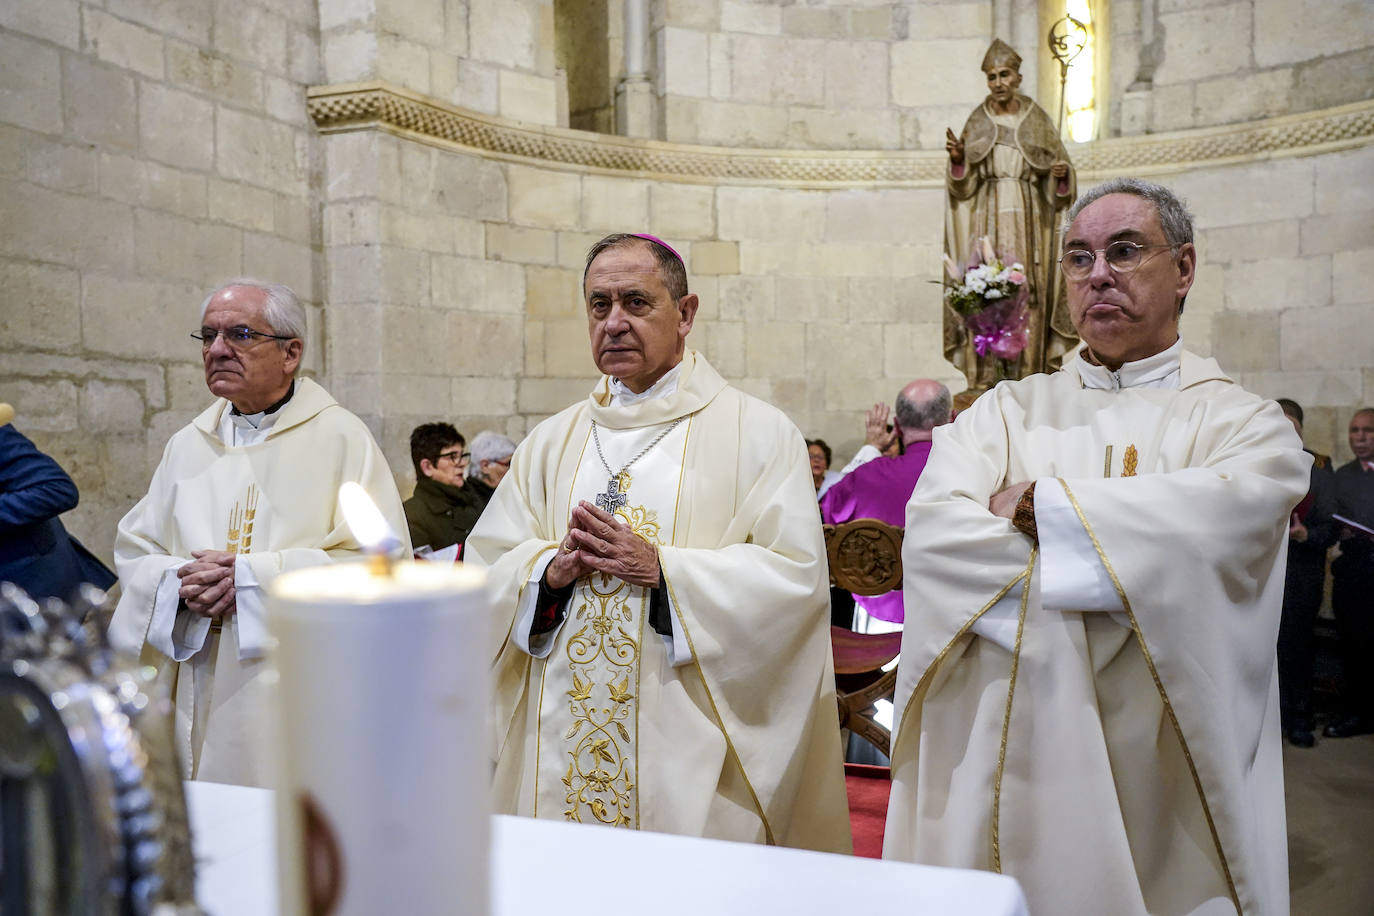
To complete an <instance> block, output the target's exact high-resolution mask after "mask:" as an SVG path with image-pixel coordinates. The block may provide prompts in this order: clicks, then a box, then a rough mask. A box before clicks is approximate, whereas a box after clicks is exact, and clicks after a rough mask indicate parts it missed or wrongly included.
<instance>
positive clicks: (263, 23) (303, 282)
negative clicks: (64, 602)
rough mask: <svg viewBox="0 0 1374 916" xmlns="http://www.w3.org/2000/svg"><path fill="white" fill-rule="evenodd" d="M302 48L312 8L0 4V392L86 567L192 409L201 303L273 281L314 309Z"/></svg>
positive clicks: (312, 174) (268, 2) (310, 75)
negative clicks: (71, 499) (260, 280)
mask: <svg viewBox="0 0 1374 916" xmlns="http://www.w3.org/2000/svg"><path fill="white" fill-rule="evenodd" d="M318 35H319V25H318V21H317V16H316V3H315V2H314V0H265V2H262V3H254V2H251V0H175V2H167V0H99V2H78V0H6V2H4V3H0V201H3V212H4V214H5V221H4V226H3V228H0V291H3V293H2V294H3V297H4V300H3V305H2V306H0V399H3V400H7V401H9V402H11V403H13V404H14V405H15V407H16V408H17V409H18V417H17V419H16V420H15V425H16V427H17V428H19V429H20V430H21V431H23V432H25V433H27V434H29V435H30V436H31V437H32V438H33V439H34V440H35V441H36V442H38V444H39V445H40V447H42V448H44V449H46V450H47V451H48V452H50V453H51V454H52V455H53V456H54V457H55V458H56V459H57V460H58V461H59V462H60V463H61V464H62V465H63V466H64V467H66V468H67V469H68V470H69V471H70V473H71V474H72V476H73V478H74V479H75V480H76V482H77V484H78V486H79V487H80V489H81V492H82V502H81V505H80V507H79V508H78V509H77V510H76V511H75V512H74V513H72V514H71V515H70V516H68V522H69V524H70V527H71V528H72V529H73V530H74V531H75V532H76V533H77V534H78V535H79V536H80V537H82V538H83V539H84V540H86V541H87V542H88V543H89V544H90V546H91V547H92V549H94V550H95V551H96V552H97V553H100V554H102V555H104V556H106V557H108V556H109V553H110V547H111V544H112V542H113V539H114V526H115V523H116V522H117V521H118V519H119V517H120V516H121V515H122V514H123V513H124V512H126V511H127V510H128V509H129V507H130V506H132V505H133V503H134V501H135V500H136V499H138V497H139V496H141V495H142V494H143V492H144V491H145V490H146V489H147V484H148V478H149V476H150V474H151V471H152V468H153V466H154V464H155V463H156V461H157V459H158V456H159V455H160V454H161V452H162V447H163V445H164V444H165V442H166V440H167V437H168V435H169V434H170V433H171V432H172V431H173V430H175V429H176V428H178V427H179V426H182V425H184V424H185V423H186V422H187V420H188V419H189V418H190V417H191V416H193V415H194V414H195V413H196V412H197V411H198V410H199V409H201V408H202V407H203V406H204V405H205V404H206V403H207V401H208V398H207V394H206V391H205V384H204V380H203V377H202V373H201V369H200V351H199V347H198V346H197V344H196V342H195V341H193V340H191V339H190V338H189V337H187V334H188V333H189V332H190V331H191V330H193V329H194V328H195V327H196V317H197V315H196V309H197V307H198V305H199V303H200V301H201V299H202V298H203V297H204V296H205V294H206V292H207V291H208V289H210V288H212V287H213V286H214V285H216V284H218V283H219V282H221V281H223V280H225V279H227V278H229V277H232V276H235V275H238V274H254V275H261V276H269V277H273V278H276V279H278V280H280V281H282V282H285V283H288V284H290V285H291V286H292V287H293V288H294V289H296V291H297V292H298V293H300V294H301V296H302V297H303V298H304V299H305V300H307V301H308V302H310V303H312V318H315V319H318V317H319V310H318V308H315V307H314V304H317V303H318V291H317V282H316V277H317V272H318V270H319V268H320V260H319V251H320V247H319V246H320V237H319V218H318V213H319V203H318V197H317V194H318V185H319V174H320V169H319V165H318V153H317V151H316V144H315V142H314V139H313V138H314V129H313V127H312V126H311V124H310V122H309V120H308V118H307V114H306V109H305V105H304V96H305V88H306V87H307V86H309V85H312V84H316V83H318V82H320V81H321V79H322V78H323V73H322V72H321V69H320V65H319V53H318V49H319V39H318ZM312 331H313V333H312V335H311V339H310V341H309V342H308V344H307V353H306V363H307V366H308V367H310V368H311V369H312V370H314V371H318V369H319V367H320V365H321V359H320V355H321V354H320V349H321V348H320V341H321V339H322V338H321V336H320V334H319V321H318V320H315V321H314V328H313V329H312Z"/></svg>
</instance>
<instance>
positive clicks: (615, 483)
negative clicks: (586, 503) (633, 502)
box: [596, 474, 630, 515]
mask: <svg viewBox="0 0 1374 916" xmlns="http://www.w3.org/2000/svg"><path fill="white" fill-rule="evenodd" d="M629 501H630V497H628V496H626V495H625V494H624V493H622V492H620V475H619V474H617V475H616V476H614V477H612V478H610V479H609V480H607V481H606V492H605V493H598V494H596V507H597V508H598V509H600V510H601V511H602V512H605V513H606V514H607V515H615V513H616V510H618V509H620V508H621V507H622V506H624V505H625V504H626V503H628V502H629Z"/></svg>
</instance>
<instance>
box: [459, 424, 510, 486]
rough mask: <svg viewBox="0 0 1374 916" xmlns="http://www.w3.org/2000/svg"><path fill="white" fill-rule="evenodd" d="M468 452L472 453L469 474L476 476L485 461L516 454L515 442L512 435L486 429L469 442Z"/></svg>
mask: <svg viewBox="0 0 1374 916" xmlns="http://www.w3.org/2000/svg"><path fill="white" fill-rule="evenodd" d="M468 453H469V454H470V455H471V460H470V461H469V462H468V476H469V477H476V476H477V475H478V473H479V472H480V471H481V469H482V462H483V461H500V460H501V459H502V458H509V457H510V456H511V455H513V454H515V442H514V441H513V440H512V439H511V438H510V436H503V435H501V434H500V433H497V432H492V431H491V430H489V429H486V430H483V431H482V432H480V433H478V434H477V435H476V436H474V437H473V439H472V441H471V442H469V443H468Z"/></svg>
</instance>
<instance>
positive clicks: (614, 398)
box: [608, 363, 682, 407]
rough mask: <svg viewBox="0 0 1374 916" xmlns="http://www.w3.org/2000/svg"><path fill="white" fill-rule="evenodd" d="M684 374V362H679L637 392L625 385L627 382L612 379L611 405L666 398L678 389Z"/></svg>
mask: <svg viewBox="0 0 1374 916" xmlns="http://www.w3.org/2000/svg"><path fill="white" fill-rule="evenodd" d="M680 375H682V363H678V364H677V365H676V366H674V367H673V368H671V369H669V370H668V371H667V372H665V373H663V375H662V376H661V377H660V378H659V380H658V381H656V382H654V383H653V384H652V385H650V386H649V387H648V388H645V389H644V390H643V391H641V392H639V393H638V394H636V393H635V392H633V391H631V390H630V389H629V388H627V387H626V386H625V383H624V382H622V381H621V380H620V379H618V378H612V379H611V385H610V388H611V403H610V404H609V405H608V406H610V407H629V406H630V405H632V404H639V403H641V402H643V401H653V400H657V399H658V398H666V397H667V396H668V395H670V394H672V393H673V392H674V391H677V380H678V376H680Z"/></svg>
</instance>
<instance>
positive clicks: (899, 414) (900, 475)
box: [821, 378, 951, 630]
mask: <svg viewBox="0 0 1374 916" xmlns="http://www.w3.org/2000/svg"><path fill="white" fill-rule="evenodd" d="M950 405H951V398H950V393H949V389H948V388H946V387H945V386H944V385H941V384H940V383H939V382H937V381H935V380H934V379H928V378H919V379H916V381H914V382H911V383H910V384H908V385H907V386H906V387H905V388H903V389H902V390H901V392H900V393H899V394H898V395H897V402H896V404H895V405H894V409H893V424H894V428H893V432H894V433H896V435H897V437H898V439H899V440H900V441H901V443H902V452H901V454H899V455H893V456H891V457H883V458H875V459H873V460H872V461H869V462H867V463H866V464H863V465H860V466H859V467H858V468H855V469H854V470H853V471H850V472H849V473H848V474H846V475H845V476H844V477H842V478H841V479H840V480H839V481H838V482H837V483H835V484H834V485H833V486H831V487H830V489H829V490H827V491H826V494H825V496H824V497H823V498H822V499H821V518H822V519H824V520H825V523H826V524H828V525H838V524H840V523H841V522H848V521H852V520H853V519H856V518H876V519H879V520H880V521H884V522H887V523H888V524H889V525H896V526H897V527H898V528H905V527H906V504H907V501H908V500H909V499H911V491H912V490H914V489H915V488H916V479H917V478H918V477H920V476H921V471H922V470H924V469H925V466H926V458H927V457H929V455H930V444H931V442H930V437H931V430H933V429H935V427H937V426H941V425H943V424H945V423H948V422H949V419H950V416H949V413H950ZM854 604H855V607H856V608H857V609H858V610H861V611H863V612H864V613H865V614H866V615H867V616H868V617H873V618H876V619H878V620H884V621H887V622H888V623H893V624H900V623H901V622H902V618H903V614H902V590H901V589H900V588H898V589H894V590H892V591H890V592H888V593H887V594H885V595H875V596H872V597H866V596H864V595H855V596H854ZM867 623H868V621H867V620H865V619H864V617H863V616H862V615H856V619H855V623H854V629H856V630H867V629H869V627H868V626H867ZM883 629H890V628H887V627H884V628H883Z"/></svg>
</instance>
